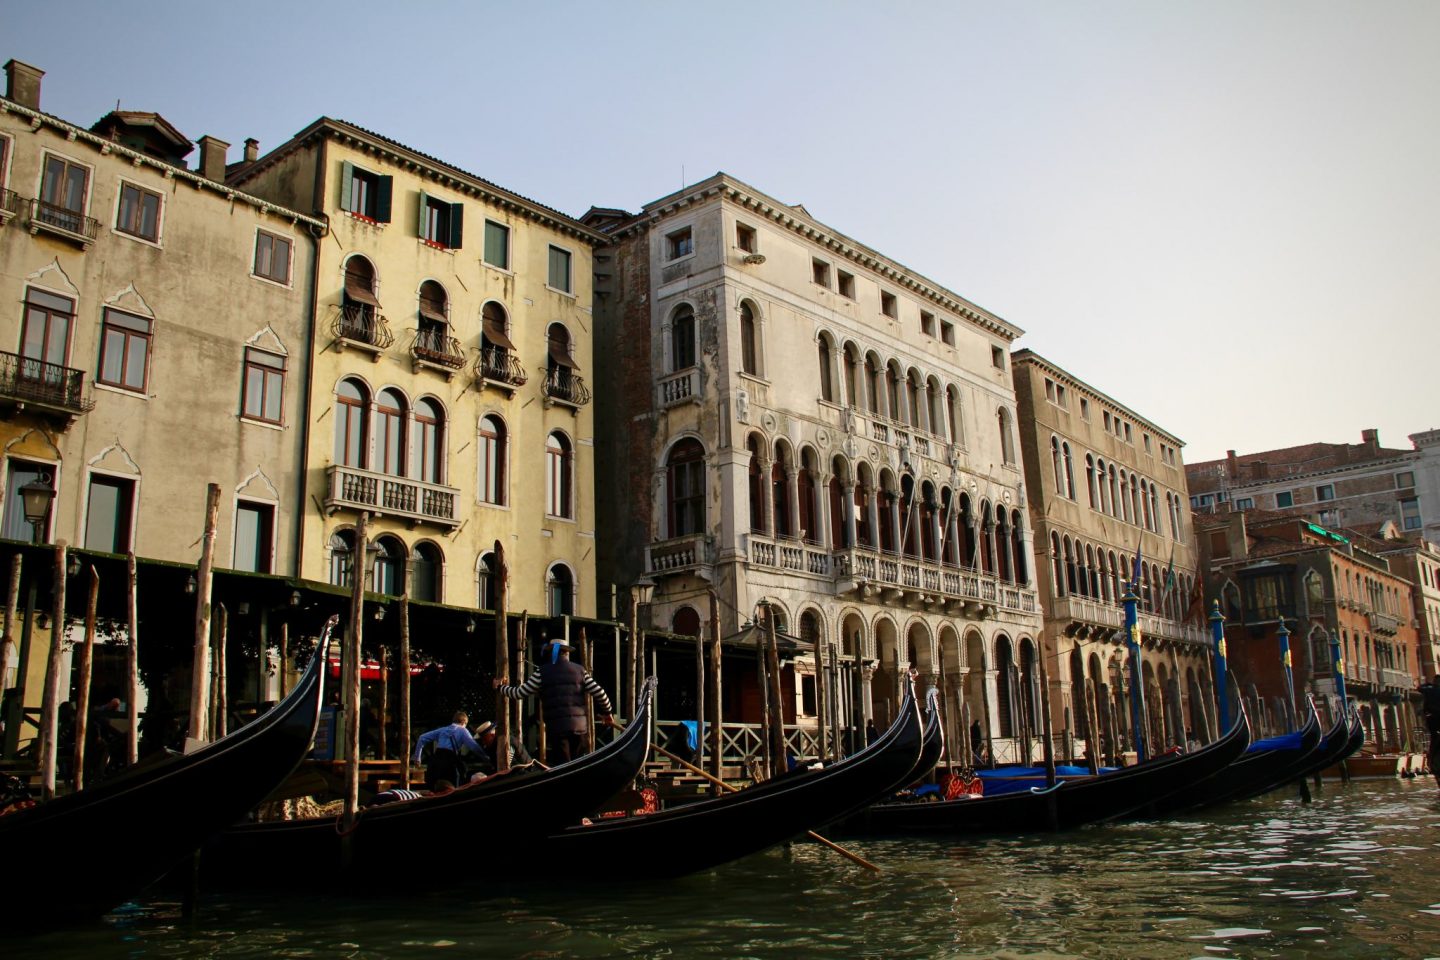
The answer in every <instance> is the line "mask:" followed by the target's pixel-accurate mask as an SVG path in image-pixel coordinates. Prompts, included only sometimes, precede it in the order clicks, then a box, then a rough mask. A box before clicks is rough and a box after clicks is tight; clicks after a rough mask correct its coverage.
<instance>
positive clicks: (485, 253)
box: [480, 217, 514, 273]
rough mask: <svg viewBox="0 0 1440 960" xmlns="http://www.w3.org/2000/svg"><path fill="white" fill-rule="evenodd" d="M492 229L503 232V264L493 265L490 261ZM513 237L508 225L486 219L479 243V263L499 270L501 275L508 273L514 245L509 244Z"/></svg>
mask: <svg viewBox="0 0 1440 960" xmlns="http://www.w3.org/2000/svg"><path fill="white" fill-rule="evenodd" d="M492 227H495V228H497V229H499V230H501V231H503V234H504V237H505V262H504V263H503V264H500V263H495V262H494V261H493V260H491V259H490V229H491V228H492ZM513 236H514V231H512V230H511V229H510V224H508V223H501V222H500V221H499V220H494V219H492V218H490V217H486V218H485V229H484V233H483V235H482V237H481V241H480V262H481V263H483V264H484V265H485V266H487V267H489V268H490V269H492V270H499V271H500V272H502V273H510V272H511V267H510V264H511V261H512V257H513V251H514V244H513V243H512V242H511V241H512V239H513Z"/></svg>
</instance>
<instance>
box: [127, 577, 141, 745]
mask: <svg viewBox="0 0 1440 960" xmlns="http://www.w3.org/2000/svg"><path fill="white" fill-rule="evenodd" d="M125 575H126V583H125V616H126V619H127V621H128V622H127V624H126V626H127V631H126V632H127V633H129V635H130V644H129V646H127V647H126V649H125V687H126V690H127V691H128V692H127V693H126V694H125V762H126V763H127V764H128V765H130V766H132V767H133V766H134V765H135V764H136V763H137V762H138V761H139V760H140V599H139V583H140V577H139V573H138V570H137V566H136V560H135V551H134V550H131V551H130V552H129V553H128V554H126V555H125Z"/></svg>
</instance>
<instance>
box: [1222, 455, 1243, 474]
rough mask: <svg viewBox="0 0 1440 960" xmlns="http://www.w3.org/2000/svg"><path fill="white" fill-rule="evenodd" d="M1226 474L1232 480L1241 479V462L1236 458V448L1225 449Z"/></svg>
mask: <svg viewBox="0 0 1440 960" xmlns="http://www.w3.org/2000/svg"><path fill="white" fill-rule="evenodd" d="M1225 476H1227V477H1229V478H1230V479H1231V480H1239V479H1240V462H1239V461H1238V460H1236V459H1235V451H1234V450H1226V451H1225Z"/></svg>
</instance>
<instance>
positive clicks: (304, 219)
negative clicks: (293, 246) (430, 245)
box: [0, 97, 330, 231]
mask: <svg viewBox="0 0 1440 960" xmlns="http://www.w3.org/2000/svg"><path fill="white" fill-rule="evenodd" d="M0 113H14V114H18V115H19V116H22V117H29V118H30V127H31V129H32V130H39V129H40V127H42V126H44V125H47V124H48V125H49V126H52V127H54V128H55V129H57V130H59V131H61V132H62V133H64V134H65V136H66V137H67V138H68V139H70V140H84V141H86V142H87V143H89V144H91V145H92V146H95V147H99V148H100V152H101V153H115V154H119V155H120V156H122V157H126V158H128V159H130V160H132V161H134V163H135V165H136V166H149V167H154V168H155V169H157V170H160V171H162V172H163V173H164V174H165V175H166V176H167V177H178V178H179V179H181V180H186V181H188V182H190V183H193V184H194V185H195V186H197V187H201V188H203V189H208V190H213V191H215V192H216V193H218V194H220V195H221V196H223V197H225V198H226V199H227V200H240V201H242V202H244V203H247V204H249V205H250V206H252V207H255V208H257V209H259V210H260V211H262V212H264V213H272V214H275V215H276V216H279V217H284V218H289V219H291V220H292V221H294V222H298V223H307V224H309V225H310V226H312V227H318V228H320V229H321V230H326V231H328V230H329V229H330V224H329V223H328V222H326V221H325V220H323V219H319V218H317V217H311V216H307V215H305V214H303V213H300V212H298V211H296V210H291V209H290V208H289V207H282V206H281V205H280V204H278V203H271V202H270V201H269V200H264V199H261V198H260V197H256V196H252V195H251V194H248V193H242V192H241V191H239V190H236V189H235V188H234V187H232V186H229V185H228V184H225V183H221V182H219V181H217V180H210V179H207V178H205V177H202V176H200V174H198V173H196V172H195V171H193V170H187V169H186V168H184V167H180V166H176V165H175V164H173V163H166V162H165V161H163V160H157V159H155V158H154V157H152V156H150V155H149V154H145V153H141V152H140V151H138V150H132V149H130V148H129V147H127V146H124V145H123V144H120V143H116V142H115V141H114V140H109V139H107V138H105V137H102V136H100V135H99V134H95V133H91V132H90V131H89V130H86V129H84V128H83V127H77V126H75V124H73V123H69V122H67V121H64V120H61V119H60V118H59V117H56V116H52V115H51V114H48V113H41V112H40V111H39V110H33V109H31V108H30V107H27V106H24V105H23V104H19V103H16V102H15V101H14V100H10V99H8V98H6V97H0ZM106 116H109V114H106ZM167 122H168V121H167Z"/></svg>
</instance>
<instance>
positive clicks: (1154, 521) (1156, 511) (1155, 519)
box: [1150, 483, 1160, 533]
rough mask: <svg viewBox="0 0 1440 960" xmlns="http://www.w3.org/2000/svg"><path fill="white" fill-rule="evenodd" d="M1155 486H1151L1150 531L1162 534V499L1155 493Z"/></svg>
mask: <svg viewBox="0 0 1440 960" xmlns="http://www.w3.org/2000/svg"><path fill="white" fill-rule="evenodd" d="M1155 490H1156V488H1155V484H1153V483H1152V484H1150V529H1151V530H1154V531H1155V532H1156V533H1159V532H1160V498H1159V496H1158V495H1157V494H1156V492H1155Z"/></svg>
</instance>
